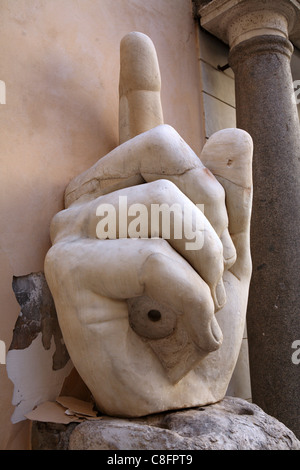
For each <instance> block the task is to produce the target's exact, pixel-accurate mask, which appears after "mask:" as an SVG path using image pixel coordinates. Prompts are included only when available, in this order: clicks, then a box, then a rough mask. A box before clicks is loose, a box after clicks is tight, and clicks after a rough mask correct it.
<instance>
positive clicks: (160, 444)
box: [32, 397, 300, 450]
mask: <svg viewBox="0 0 300 470" xmlns="http://www.w3.org/2000/svg"><path fill="white" fill-rule="evenodd" d="M32 449H33V450H58V449H59V450H300V441H299V440H298V439H297V438H296V437H295V435H294V434H293V432H292V431H290V430H289V429H288V428H287V427H286V426H284V425H283V424H282V423H280V422H279V421H278V420H276V419H275V418H272V417H271V416H269V415H267V414H266V413H264V412H263V411H262V410H261V408H259V407H258V406H256V405H254V404H252V403H249V402H247V401H245V400H243V399H240V398H233V397H225V398H224V399H223V400H222V401H220V402H219V403H216V404H213V405H208V406H203V407H200V408H191V409H187V410H179V411H169V412H166V413H160V414H157V415H153V416H147V417H145V418H137V419H119V418H112V417H108V416H104V417H103V419H102V420H98V421H85V422H83V423H80V424H74V423H72V424H69V425H62V424H53V423H41V422H34V423H33V429H32Z"/></svg>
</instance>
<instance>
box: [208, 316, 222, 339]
mask: <svg viewBox="0 0 300 470" xmlns="http://www.w3.org/2000/svg"><path fill="white" fill-rule="evenodd" d="M210 329H211V334H212V335H213V337H214V339H215V340H216V342H217V343H218V344H219V345H220V343H222V341H223V333H222V330H221V328H220V327H219V324H218V322H217V320H216V319H215V317H213V318H212V321H211V323H210Z"/></svg>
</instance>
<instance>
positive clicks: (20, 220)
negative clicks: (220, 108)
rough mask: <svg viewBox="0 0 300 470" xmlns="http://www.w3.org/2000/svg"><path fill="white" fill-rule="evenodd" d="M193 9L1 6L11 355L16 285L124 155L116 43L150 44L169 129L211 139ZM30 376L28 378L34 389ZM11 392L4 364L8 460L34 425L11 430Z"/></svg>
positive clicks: (5, 323) (0, 371)
mask: <svg viewBox="0 0 300 470" xmlns="http://www.w3.org/2000/svg"><path fill="white" fill-rule="evenodd" d="M191 9H192V7H191V2H190V0H151V1H144V0H113V1H112V0H1V2H0V17H1V25H0V44H1V56H0V57H1V58H0V80H3V81H4V82H5V84H6V104H0V122H1V124H0V162H1V171H0V179H1V180H0V191H1V198H0V214H1V230H0V260H1V261H0V270H1V278H0V296H1V303H0V305H1V314H0V340H1V341H4V342H5V344H6V347H7V348H8V347H9V345H10V342H11V339H12V330H13V327H14V324H15V321H16V319H17V317H18V314H19V312H20V307H19V305H18V303H17V301H16V299H15V296H14V293H13V291H12V287H11V283H12V277H13V275H15V276H22V275H27V274H29V273H31V272H38V271H41V270H43V262H44V257H45V254H46V252H47V250H48V248H49V244H50V242H49V224H50V220H51V218H52V216H53V215H54V214H55V213H56V212H57V211H59V210H60V209H62V207H63V191H64V188H65V186H66V185H67V183H68V182H69V181H70V179H71V178H72V177H73V176H75V175H77V174H78V173H80V172H82V171H83V170H85V169H86V168H88V167H89V166H91V165H92V164H93V163H94V162H95V161H96V160H97V159H98V158H99V157H101V156H103V155H105V154H106V153H107V152H108V151H110V150H111V149H112V148H114V147H115V146H116V145H117V144H118V73H119V42H120V39H121V38H122V37H123V36H124V35H125V34H126V33H128V32H130V31H133V30H136V31H141V32H143V33H145V34H147V35H149V36H150V37H151V38H152V40H153V42H154V43H155V46H156V49H157V53H158V57H159V60H160V64H161V74H162V84H163V89H162V102H163V108H164V116H165V122H166V123H168V124H171V125H172V126H174V127H175V128H176V129H177V131H178V132H179V133H180V134H181V135H182V137H183V138H184V139H185V140H186V141H187V142H188V143H189V144H190V145H191V147H192V148H193V149H194V150H195V151H196V152H197V153H199V152H200V150H201V148H202V146H203V142H204V140H205V134H204V126H203V125H202V118H203V110H202V107H201V87H200V84H199V68H198V60H197V52H196V35H195V25H194V22H193V18H192V13H191ZM0 102H1V100H0ZM21 354H22V352H21ZM36 356H39V355H38V354H36V353H35V360H36V361H38V360H40V359H39V357H36ZM16 357H17V356H16ZM18 357H19V356H18ZM14 360H15V361H17V360H18V359H14ZM41 360H42V359H41ZM0 362H1V361H0ZM15 366H16V370H17V369H18V364H15ZM27 367H28V365H27ZM29 367H30V364H29ZM34 367H35V366H32V368H31V369H34ZM32 375H33V374H32V370H31V371H30V373H29V374H27V372H26V373H24V380H28V384H27V385H28V386H30V380H31V379H30V377H31V376H32ZM26 377H27V379H26ZM12 393H13V385H12V383H11V381H10V380H9V379H8V376H7V371H6V366H5V365H4V364H2V365H0V449H25V448H27V447H28V438H29V432H28V430H29V423H28V421H19V422H18V423H17V424H12V423H11V415H12V413H13V411H14V407H13V406H12V405H11V401H12ZM33 393H34V391H33ZM20 400H22V396H21V398H20Z"/></svg>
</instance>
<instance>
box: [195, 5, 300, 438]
mask: <svg viewBox="0 0 300 470" xmlns="http://www.w3.org/2000/svg"><path fill="white" fill-rule="evenodd" d="M217 4H218V5H217ZM297 5H298V6H297ZM220 15H221V16H220ZM201 16H202V25H203V27H205V28H206V29H208V30H209V31H210V32H212V33H213V34H215V35H216V36H218V37H219V38H220V39H222V40H224V41H225V42H227V43H228V44H229V46H230V56H229V63H230V66H231V67H232V69H233V71H234V73H235V83H236V112H237V127H239V128H242V129H245V130H246V131H247V132H249V133H250V135H251V136H252V138H253V141H254V162H253V178H254V198H253V215H252V230H251V251H252V260H253V275H252V281H251V286H250V293H249V304H248V313H247V330H248V340H249V360H250V373H251V385H252V399H253V401H254V402H255V403H256V404H258V405H259V406H260V407H261V408H263V409H264V411H266V412H267V413H268V414H270V415H272V416H274V417H276V418H277V419H279V420H280V421H282V422H283V423H284V424H285V425H286V426H288V427H289V428H290V429H291V430H292V431H294V433H295V434H296V435H297V436H298V438H299V437H300V364H299V365H298V364H294V363H293V361H292V354H293V352H294V350H293V349H292V344H293V342H294V341H296V340H300V126H299V119H298V115H297V108H296V101H295V96H294V90H293V81H292V76H291V70H290V58H291V55H292V52H293V45H292V43H291V42H290V40H289V39H288V38H289V34H293V35H294V34H295V28H297V27H298V28H299V23H300V20H299V18H300V5H299V3H297V2H295V1H293V0H280V1H279V0H272V1H269V0H264V1H261V0H260V1H258V0H257V1H252V2H245V1H244V0H240V1H238V2H236V1H235V2H233V1H231V0H230V1H227V2H224V1H223V0H213V1H212V2H210V4H209V5H208V6H207V7H205V8H203V9H202V13H201ZM297 20H298V23H297ZM297 25H298V26H297Z"/></svg>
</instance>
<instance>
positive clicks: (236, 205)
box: [200, 128, 253, 278]
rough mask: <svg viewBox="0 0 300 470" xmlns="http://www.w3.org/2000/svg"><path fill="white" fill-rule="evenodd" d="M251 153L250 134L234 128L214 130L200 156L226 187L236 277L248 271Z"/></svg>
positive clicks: (249, 268) (249, 265) (249, 261)
mask: <svg viewBox="0 0 300 470" xmlns="http://www.w3.org/2000/svg"><path fill="white" fill-rule="evenodd" d="M252 155H253V142H252V138H251V136H250V135H249V134H248V133H247V132H246V131H244V130H242V129H235V128H234V129H223V130H221V131H218V132H216V133H215V134H213V135H212V136H211V137H210V138H209V140H208V141H207V142H206V144H205V146H204V147H203V150H202V153H201V156H200V158H201V161H202V163H203V164H204V165H205V166H206V167H207V168H208V169H209V170H210V171H211V172H212V173H213V174H214V175H215V177H216V178H217V179H218V181H219V182H220V183H221V184H222V186H223V188H224V190H225V194H226V207H227V213H228V219H229V233H230V236H231V238H232V240H233V243H234V245H235V248H236V251H237V261H236V263H235V264H234V265H233V267H232V268H231V269H230V270H231V272H233V273H234V274H235V275H237V276H238V277H239V278H241V276H249V275H250V274H251V257H250V240H249V236H250V219H251V210H252V186H253V183H252Z"/></svg>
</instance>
